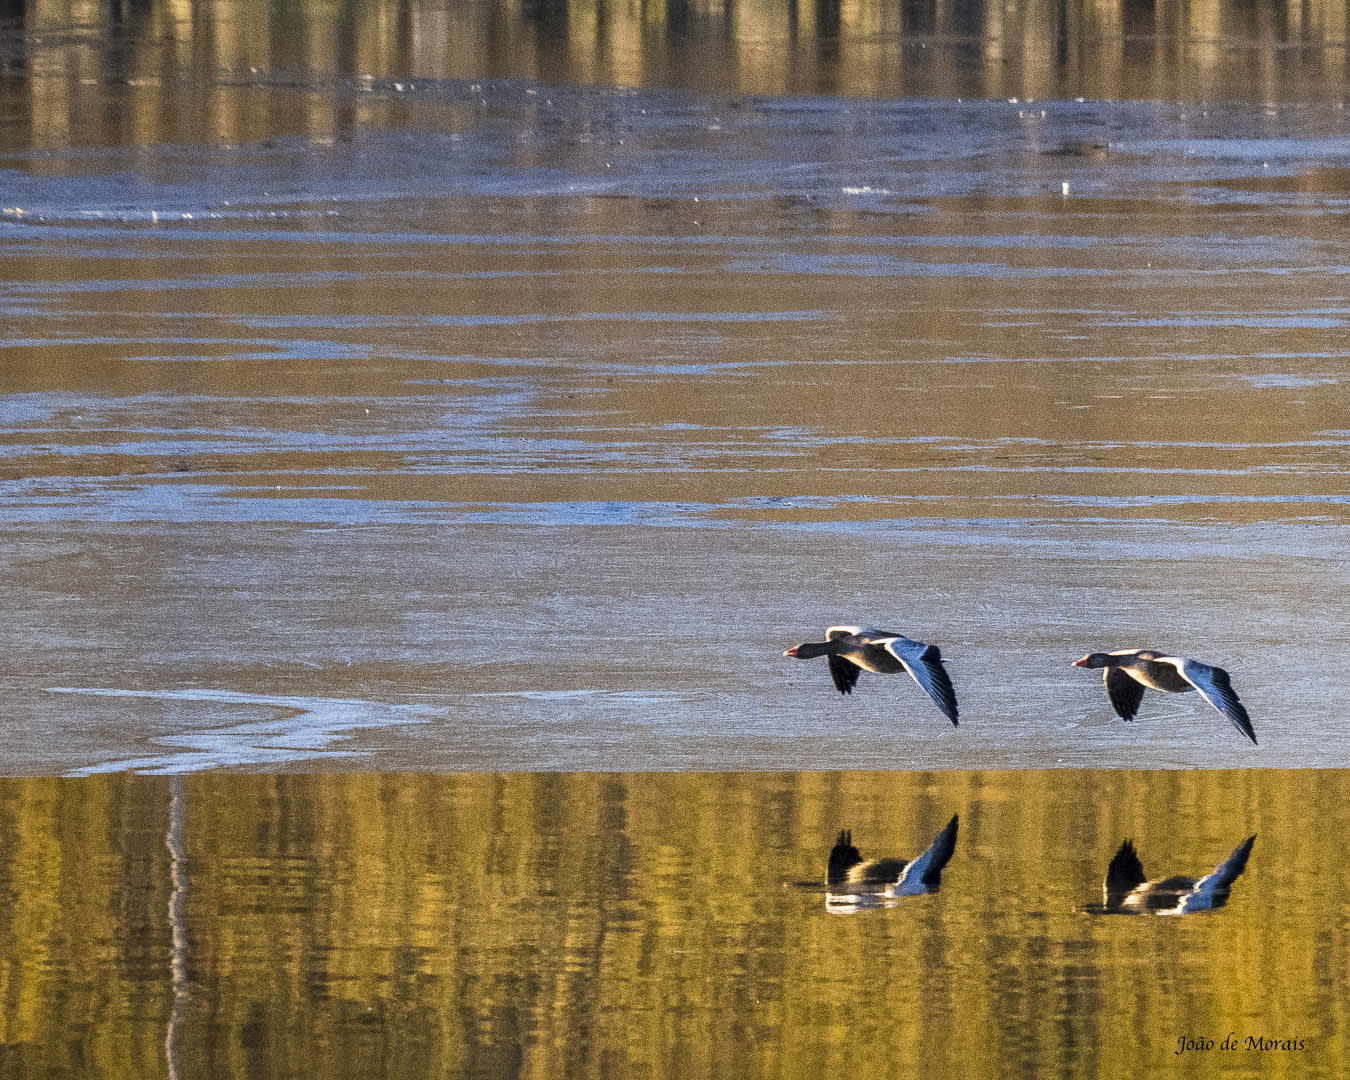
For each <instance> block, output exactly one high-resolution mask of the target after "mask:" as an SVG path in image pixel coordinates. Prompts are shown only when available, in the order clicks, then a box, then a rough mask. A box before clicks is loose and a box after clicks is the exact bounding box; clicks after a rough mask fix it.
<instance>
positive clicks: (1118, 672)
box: [1073, 649, 1256, 743]
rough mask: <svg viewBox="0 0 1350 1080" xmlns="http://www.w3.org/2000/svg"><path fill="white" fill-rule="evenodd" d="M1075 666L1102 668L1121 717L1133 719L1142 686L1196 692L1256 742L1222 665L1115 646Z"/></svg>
mask: <svg viewBox="0 0 1350 1080" xmlns="http://www.w3.org/2000/svg"><path fill="white" fill-rule="evenodd" d="M1073 664H1074V667H1086V668H1103V669H1104V670H1103V672H1102V678H1103V679H1104V680H1105V682H1106V696H1107V697H1108V698H1110V699H1111V707H1112V708H1113V709H1115V710H1116V715H1117V716H1119V717H1120V718H1121V719H1122V720H1133V719H1134V716H1135V713H1137V712H1138V711H1139V703H1140V702H1141V701H1143V699H1144V689H1145V687H1147V688H1149V689H1151V690H1162V691H1164V692H1166V693H1169V694H1184V693H1188V692H1189V691H1191V690H1196V691H1199V693H1200V696H1201V697H1202V698H1204V699H1205V700H1206V701H1208V702H1209V703H1210V704H1211V705H1213V706H1214V708H1216V709H1217V710H1218V711H1219V712H1220V713H1222V714H1223V715H1224V716H1226V717H1227V718H1228V719H1229V720H1230V721H1231V722H1232V724H1233V726H1234V727H1235V728H1237V729H1238V730H1239V731H1240V732H1242V734H1243V735H1245V736H1247V738H1249V739H1251V741H1252V742H1253V743H1255V742H1256V731H1255V729H1254V728H1253V727H1252V721H1251V717H1250V716H1248V715H1247V709H1246V707H1245V706H1244V705H1243V704H1242V702H1241V701H1239V700H1238V696H1237V691H1235V690H1234V689H1233V684H1232V682H1231V681H1230V680H1229V678H1228V672H1226V671H1224V669H1223V668H1220V667H1214V666H1212V665H1210V664H1202V663H1201V662H1200V661H1199V660H1188V659H1186V658H1185V657H1182V656H1166V655H1164V654H1163V653H1160V652H1154V651H1153V650H1151V649H1117V650H1116V651H1115V652H1109V653H1100V652H1098V653H1088V655H1087V656H1084V657H1082V658H1081V659H1079V660H1075V661H1074V662H1073Z"/></svg>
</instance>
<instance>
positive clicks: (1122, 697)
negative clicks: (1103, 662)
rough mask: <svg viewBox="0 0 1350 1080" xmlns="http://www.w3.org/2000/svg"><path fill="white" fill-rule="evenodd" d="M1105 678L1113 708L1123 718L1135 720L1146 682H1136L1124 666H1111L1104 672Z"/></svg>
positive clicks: (1107, 692)
mask: <svg viewBox="0 0 1350 1080" xmlns="http://www.w3.org/2000/svg"><path fill="white" fill-rule="evenodd" d="M1103 678H1104V679H1105V680H1106V696H1107V697H1108V698H1110V699H1111V708H1113V709H1115V710H1116V715H1117V716H1119V717H1120V718H1121V719H1122V720H1133V719H1134V714H1135V713H1137V712H1138V711H1139V703H1140V702H1141V701H1143V700H1144V684H1143V683H1141V682H1135V681H1134V679H1132V678H1130V675H1129V673H1128V672H1127V671H1126V670H1125V669H1124V668H1113V667H1109V668H1107V669H1106V670H1105V672H1103Z"/></svg>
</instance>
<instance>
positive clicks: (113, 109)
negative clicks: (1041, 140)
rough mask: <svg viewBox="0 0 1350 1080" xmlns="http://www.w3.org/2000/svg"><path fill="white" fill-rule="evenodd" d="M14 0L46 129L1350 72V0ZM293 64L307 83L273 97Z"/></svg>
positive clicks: (195, 135) (182, 132)
mask: <svg viewBox="0 0 1350 1080" xmlns="http://www.w3.org/2000/svg"><path fill="white" fill-rule="evenodd" d="M7 12H8V13H12V14H11V18H10V19H9V20H6V22H7V23H8V25H9V27H10V28H11V30H12V29H13V28H21V30H22V31H23V32H22V33H20V34H14V33H12V32H11V34H10V35H8V36H5V37H4V38H3V40H0V54H3V56H4V64H3V68H2V69H0V70H3V71H4V72H5V73H6V74H7V75H8V76H9V77H8V78H7V79H5V80H3V81H0V108H3V114H2V115H4V116H5V117H7V118H8V119H9V120H10V122H11V123H13V124H17V125H19V126H21V127H22V128H23V129H24V130H25V131H26V133H27V134H28V136H29V137H31V140H32V142H33V144H34V145H36V146H39V147H58V146H64V145H67V144H69V143H71V142H81V141H92V142H96V143H114V144H115V143H147V142H154V141H158V140H182V139H200V138H206V139H211V138H221V139H252V138H257V137H260V136H261V135H263V134H266V133H268V132H269V131H270V132H276V131H299V130H302V131H309V132H312V133H315V134H320V133H331V132H336V131H343V130H348V129H350V128H351V127H352V126H354V125H357V124H359V123H361V122H363V121H367V120H370V119H371V118H373V117H377V116H378V117H383V118H386V119H394V118H397V116H398V115H399V114H400V113H401V112H402V111H403V110H404V108H405V107H404V106H402V105H400V104H398V103H397V102H394V103H392V104H391V103H390V102H388V101H385V100H380V101H376V100H373V99H371V98H370V97H369V95H366V96H365V98H364V99H363V95H362V94H361V93H360V92H356V93H350V92H349V93H338V94H319V95H313V96H309V95H306V94H305V93H303V91H304V90H305V89H306V85H305V80H306V79H310V78H314V77H320V78H328V77H358V78H361V79H368V80H408V79H414V80H415V79H421V80H460V79H487V78H498V77H514V78H526V79H535V80H539V81H542V82H544V83H595V84H602V85H620V86H684V87H694V88H698V89H704V90H723V91H732V92H736V91H742V92H748V93H754V94H774V95H777V94H803V93H823V94H837V95H847V96H860V97H894V96H905V95H909V96H949V97H961V96H965V97H989V98H1006V97H1017V98H1021V99H1024V100H1025V99H1037V100H1039V99H1045V98H1051V97H1054V98H1072V97H1078V96H1085V97H1093V98H1102V99H1117V100H1118V99H1126V98H1136V99H1162V100H1178V99H1179V100H1216V99H1217V100H1223V99H1232V98H1240V99H1243V100H1257V101H1275V100H1288V99H1291V98H1307V97H1312V98H1319V99H1321V98H1326V97H1328V96H1330V97H1331V98H1332V99H1333V100H1335V99H1337V98H1338V97H1339V93H1340V91H1339V87H1340V86H1341V85H1342V84H1343V82H1344V79H1345V76H1346V48H1345V46H1346V25H1347V7H1346V2H1345V0H1306V2H1304V3H1301V4H1291V5H1283V4H1279V5H1275V4H1271V5H1252V4H1246V3H1241V2H1236V0H1190V2H1188V3H1181V2H1179V0H1156V2H1151V0H1108V2H1100V0H1069V2H1067V3H1066V2H1061V0H1034V2H1031V3H1014V2H1012V0H987V2H979V0H955V2H952V3H945V2H944V3H936V2H931V0H928V2H925V0H905V2H903V3H899V4H891V3H880V2H878V0H828V2H817V0H791V2H783V0H740V2H738V3H736V4H729V3H720V2H712V0H657V2H653V3H644V4H628V3H613V2H609V0H570V2H569V0H526V2H524V3H517V2H512V0H477V2H467V3H454V4H444V3H429V2H428V3H414V2H410V0H367V2H353V3H345V4H292V3H280V2H272V3H267V4H264V5H261V6H260V5H258V4H254V3H246V2H242V0H224V2H220V3H213V4H205V5H203V4H188V3H183V2H173V0H152V2H147V3H137V4H129V5H122V4H116V5H112V6H111V10H109V7H108V6H107V5H103V4H96V3H93V2H92V0H82V2H75V3H65V2H60V3H58V2H53V0H30V2H28V3H24V2H22V0H18V2H17V3H16V2H15V0H10V4H9V6H8V7H7V8H6V9H5V10H4V11H0V16H2V15H4V14H6V13H7ZM185 75H186V76H187V77H186V78H185ZM24 76H26V77H24ZM275 78H280V79H282V80H283V81H284V82H286V81H288V82H293V83H296V87H295V88H296V89H297V90H298V91H301V92H300V93H297V94H296V95H294V96H292V97H291V98H290V99H288V100H286V101H278V100H268V99H266V98H263V97H260V96H259V95H258V94H257V92H256V89H255V88H256V84H257V83H258V82H259V81H260V80H261V81H263V82H270V81H271V80H273V79H275ZM110 87H112V88H114V89H115V92H114V93H112V94H111V95H109V93H108V90H109V88H110ZM169 89H171V91H172V97H173V107H172V108H166V107H165V104H166V102H165V97H166V90H169ZM388 89H390V90H392V91H393V92H394V93H395V94H398V93H401V92H402V91H403V90H405V89H411V87H406V86H405V85H403V84H402V83H400V84H398V85H397V86H391V87H388ZM95 106H96V107H95Z"/></svg>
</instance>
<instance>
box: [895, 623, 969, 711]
mask: <svg viewBox="0 0 1350 1080" xmlns="http://www.w3.org/2000/svg"><path fill="white" fill-rule="evenodd" d="M876 644H877V645H880V646H882V647H883V648H884V649H885V650H886V651H887V652H888V653H890V654H891V655H892V656H894V657H895V658H896V659H897V660H899V661H900V663H901V664H902V665H904V668H905V670H906V671H908V672H909V674H910V677H911V678H912V679H913V680H914V681H915V682H916V683H918V684H919V685H920V686H922V687H923V689H924V692H925V693H926V694H927V695H928V696H929V697H930V698H932V699H933V701H934V702H936V703H937V707H938V708H939V709H941V710H942V713H943V715H944V716H946V717H947V719H948V720H950V721H951V722H952V723H953V724H956V723H957V719H956V691H955V690H953V689H952V680H951V679H950V678H949V677H948V676H947V669H946V668H944V667H943V666H942V652H941V650H939V649H938V647H937V646H936V645H927V644H925V643H924V642H922V641H915V640H914V639H913V638H907V637H902V636H899V635H897V636H896V637H891V638H881V639H879V640H878V641H877V642H876Z"/></svg>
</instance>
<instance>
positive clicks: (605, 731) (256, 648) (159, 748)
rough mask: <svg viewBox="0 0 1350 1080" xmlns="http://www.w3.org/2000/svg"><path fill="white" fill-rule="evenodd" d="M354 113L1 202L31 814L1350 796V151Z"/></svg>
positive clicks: (973, 120)
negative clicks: (296, 785) (1147, 776)
mask: <svg viewBox="0 0 1350 1080" xmlns="http://www.w3.org/2000/svg"><path fill="white" fill-rule="evenodd" d="M355 89H356V87H355V86H354V85H353V84H350V83H346V82H343V81H341V80H338V81H335V82H329V83H327V84H325V86H324V88H323V92H324V93H325V94H328V95H336V96H339V97H340V96H342V95H344V94H350V93H353V92H355ZM267 92H268V93H269V94H272V95H274V96H276V97H278V98H279V99H281V100H286V98H287V96H288V94H295V95H302V96H303V95H309V94H312V93H313V88H312V87H309V86H305V87H300V88H295V89H288V88H286V87H276V86H270V87H268V88H267ZM361 92H362V93H363V94H365V95H366V97H367V98H369V99H371V100H372V101H374V102H375V103H376V104H375V105H372V106H371V107H372V108H374V109H376V112H374V113H372V114H371V115H372V117H375V118H376V119H372V120H371V121H370V122H366V123H361V124H357V125H354V126H352V127H350V128H349V129H346V130H342V131H338V132H334V133H333V134H332V135H318V134H315V133H313V132H310V133H305V132H297V133H292V134H283V135H279V136H277V137H275V138H272V139H269V140H266V141H259V142H251V143H240V144H234V143H226V144H220V143H213V144H211V145H200V144H186V145H185V144H174V143H163V144H152V145H138V146H134V147H133V146H110V147H103V148H93V147H90V148H80V149H75V148H70V149H64V150H63V149H48V150H43V151H41V152H38V151H34V150H29V151H24V150H21V149H17V148H16V149H12V150H10V151H9V153H8V154H7V155H6V156H5V157H4V159H3V164H4V165H5V167H6V168H7V170H8V171H7V172H6V173H5V182H6V196H5V200H4V201H5V203H6V204H7V209H5V210H4V213H3V217H0V242H2V243H3V249H4V252H5V256H6V257H5V261H4V263H3V265H4V267H5V270H4V281H3V282H0V304H3V311H4V318H5V321H6V325H7V327H8V332H7V336H6V339H5V341H4V344H3V367H0V388H2V389H3V396H0V416H3V420H4V424H3V434H0V464H2V465H3V477H4V479H3V483H0V513H2V514H3V516H2V517H0V521H2V522H3V524H2V525H0V554H2V555H3V558H4V560H5V565H6V567H7V579H8V584H7V593H8V599H7V612H6V615H7V617H6V619H5V621H4V625H3V629H0V637H2V638H3V641H4V647H5V653H6V656H7V657H8V658H9V663H8V664H7V674H6V675H5V677H4V679H5V683H4V685H5V691H6V697H7V704H8V707H7V709H6V710H5V716H4V719H3V721H2V722H0V723H3V726H4V733H5V743H6V746H7V753H6V757H5V770H6V771H9V772H13V773H61V772H69V773H87V772H96V771H101V770H106V769H119V768H128V767H134V768H140V769H146V770H166V771H190V770H194V769H199V768H210V767H217V766H221V765H249V766H254V767H265V768H277V767H284V766H289V765H298V766H303V767H311V766H312V764H313V763H314V762H316V761H322V760H332V761H334V762H336V763H338V764H341V765H343V766H344V767H360V768H372V767H373V768H381V769H385V768H393V769H419V768H432V769H437V770H442V769H501V768H507V769H525V770H529V769H562V770H567V769H597V768H600V769H612V768H620V769H633V770H645V769H670V768H704V769H706V768H712V769H728V768H730V769H759V768H764V769H781V768H788V769H802V768H908V767H924V768H929V767H943V768H950V767H971V766H986V767H1006V766H1029V767H1042V766H1056V765H1105V766H1112V765H1122V766H1142V765H1148V766H1175V765H1204V766H1211V767H1238V766H1248V765H1265V766H1270V765H1337V766H1343V765H1345V764H1346V762H1347V752H1346V749H1345V745H1346V744H1345V743H1344V740H1342V739H1341V738H1340V733H1341V729H1342V726H1343V721H1342V717H1341V710H1340V709H1339V706H1338V705H1337V702H1338V701H1340V700H1341V698H1342V697H1343V685H1342V682H1343V680H1342V673H1343V665H1341V663H1340V662H1339V657H1340V654H1341V653H1342V652H1343V643H1344V629H1343V626H1344V616H1343V605H1342V604H1341V602H1340V598H1341V596H1342V595H1343V594H1344V591H1345V589H1344V586H1345V585H1346V577H1347V574H1346V562H1345V558H1344V552H1345V551H1346V547H1347V544H1346V541H1347V529H1346V525H1347V520H1348V519H1347V499H1348V498H1350V485H1347V480H1346V475H1347V474H1346V464H1347V448H1348V447H1350V423H1347V420H1346V416H1347V412H1346V407H1345V406H1346V401H1347V398H1346V391H1345V384H1344V380H1345V374H1344V368H1345V364H1344V350H1345V341H1346V328H1347V324H1348V323H1350V306H1347V303H1346V300H1345V297H1344V282H1345V278H1346V273H1347V266H1350V264H1347V263H1346V261H1345V251H1346V250H1350V249H1348V248H1347V246H1346V243H1345V241H1346V236H1345V235H1344V220H1345V216H1344V208H1345V205H1346V198H1347V181H1346V177H1347V176H1350V140H1347V139H1346V137H1345V136H1346V134H1347V127H1348V126H1350V125H1347V121H1346V118H1345V116H1344V112H1343V110H1342V109H1341V108H1340V107H1339V106H1336V105H1322V104H1306V105H1289V106H1280V107H1274V106H1248V105H1243V104H1227V105H1213V106H1205V107H1201V106H1197V105H1187V104H1156V103H1138V102H1093V101H1081V102H1080V101H1049V102H1044V103H1039V104H1033V105H1028V104H1026V103H1017V102H1008V101H977V102H957V101H942V100H905V101H865V100H842V99H827V98H749V97H735V98H731V97H725V96H721V97H719V96H710V95H705V94H699V93H695V92H689V91H667V90H619V89H593V88H564V87H549V86H542V85H532V84H526V83H520V82H509V81H507V82H496V83H473V84H466V83H458V82H441V83H435V82H433V83H430V84H425V85H421V86H418V87H415V88H409V87H404V88H402V89H401V90H400V91H397V92H395V91H394V90H393V89H392V88H391V87H387V86H383V85H379V86H374V87H365V88H363V89H362V91H361ZM394 98H397V100H398V103H399V107H400V110H401V111H400V112H399V113H398V115H397V117H394V116H393V115H392V114H390V115H386V116H384V117H383V118H382V119H379V117H380V114H379V112H378V108H379V107H380V103H381V102H383V103H385V104H386V105H389V106H390V107H392V102H393V99H394ZM841 622H843V623H861V624H865V625H877V626H881V627H883V628H885V629H894V630H899V631H902V632H905V633H908V634H909V635H911V636H914V637H918V638H921V639H923V640H927V641H932V642H935V643H937V644H939V645H940V646H941V648H942V650H943V652H944V655H945V656H946V657H947V658H948V663H949V670H950V673H951V675H952V679H953V681H954V683H955V685H956V688H957V694H958V699H959V701H960V703H961V709H962V724H961V727H960V728H959V729H953V728H952V727H951V725H949V724H947V723H946V721H945V720H943V719H942V717H941V716H940V714H938V713H937V712H936V710H934V709H933V708H932V707H931V706H930V705H929V703H928V702H927V701H926V700H925V699H924V698H923V696H922V694H921V693H920V692H919V690H918V688H917V687H915V686H914V685H913V684H912V683H910V682H909V681H908V680H895V679H890V680H883V679H879V678H875V677H865V678H864V679H863V681H862V683H861V685H860V687H859V689H858V691H857V693H856V694H855V695H853V696H852V697H851V698H847V699H845V698H842V697H840V696H839V695H838V694H837V693H836V692H835V691H834V690H833V689H832V688H831V686H830V684H829V680H828V678H827V676H826V673H825V671H824V666H823V664H817V665H806V664H800V663H796V662H794V661H791V660H788V659H786V658H784V657H782V656H781V652H782V650H783V649H784V648H786V647H787V646H789V645H792V644H795V643H796V642H799V641H803V640H809V639H812V638H815V637H818V636H819V634H820V633H821V631H823V629H824V628H825V627H826V626H828V625H831V624H833V623H841ZM1122 647H1156V648H1161V649H1163V650H1166V651H1171V652H1176V653H1181V654H1183V655H1193V656H1196V657H1198V658H1200V659H1202V660H1205V661H1207V662H1209V663H1213V664H1219V665H1221V666H1223V667H1226V668H1227V669H1228V670H1229V671H1230V672H1232V674H1233V679H1234V685H1235V687H1236V688H1237V690H1238V692H1239V693H1240V694H1241V695H1242V698H1243V700H1244V701H1245V702H1246V703H1247V705H1248V708H1249V710H1250V711H1251V713H1252V716H1253V718H1254V723H1255V726H1256V731H1257V734H1258V739H1259V740H1260V743H1259V746H1257V747H1252V746H1251V745H1249V744H1247V743H1245V741H1244V740H1242V739H1241V737H1240V736H1238V735H1237V734H1236V733H1235V732H1234V731H1232V730H1231V729H1230V728H1229V727H1228V726H1227V725H1226V723H1225V722H1224V721H1223V719H1222V718H1221V717H1220V716H1219V715H1218V714H1217V713H1215V712H1213V711H1212V710H1210V709H1209V708H1208V707H1207V706H1206V705H1205V704H1204V702H1202V701H1199V700H1198V698H1197V696H1196V695H1190V696H1188V697H1185V698H1182V697H1164V696H1162V695H1150V696H1149V698H1147V699H1146V702H1145V707H1144V709H1143V711H1142V714H1141V716H1140V718H1139V720H1138V721H1136V722H1135V723H1134V724H1132V725H1129V726H1126V725H1124V724H1122V723H1120V722H1118V721H1116V720H1115V719H1114V717H1113V714H1112V713H1111V711H1110V709H1109V706H1108V704H1107V702H1106V699H1105V694H1104V692H1103V690H1102V687H1101V683H1100V680H1099V679H1098V678H1097V677H1096V676H1095V674H1093V673H1091V672H1084V671H1081V670H1075V669H1073V668H1071V667H1070V666H1069V662H1070V661H1071V660H1073V659H1074V658H1076V657H1078V656H1080V655H1082V654H1083V653H1085V652H1087V651H1091V650H1097V649H1110V648H1122Z"/></svg>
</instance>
